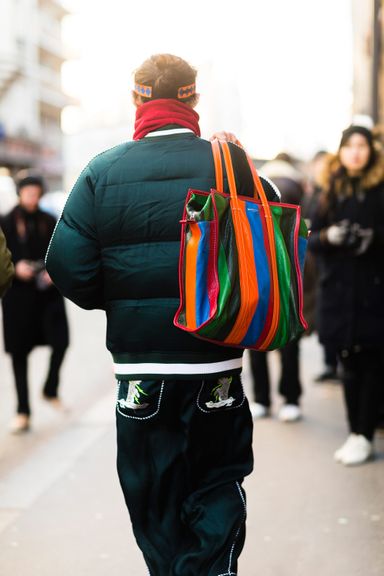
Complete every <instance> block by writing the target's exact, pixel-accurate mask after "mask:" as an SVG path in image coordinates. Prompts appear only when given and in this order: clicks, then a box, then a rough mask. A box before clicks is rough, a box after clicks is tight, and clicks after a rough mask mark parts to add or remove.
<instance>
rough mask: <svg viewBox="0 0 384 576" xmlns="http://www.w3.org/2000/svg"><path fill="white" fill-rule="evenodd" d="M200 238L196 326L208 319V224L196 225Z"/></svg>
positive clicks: (197, 269) (200, 223)
mask: <svg viewBox="0 0 384 576" xmlns="http://www.w3.org/2000/svg"><path fill="white" fill-rule="evenodd" d="M198 226H199V229H200V232H201V237H200V240H199V247H198V251H197V268H196V323H197V326H200V324H203V323H204V322H206V321H207V320H208V318H209V312H210V308H209V299H208V290H207V270H208V258H209V248H210V246H209V243H210V222H199V223H198Z"/></svg>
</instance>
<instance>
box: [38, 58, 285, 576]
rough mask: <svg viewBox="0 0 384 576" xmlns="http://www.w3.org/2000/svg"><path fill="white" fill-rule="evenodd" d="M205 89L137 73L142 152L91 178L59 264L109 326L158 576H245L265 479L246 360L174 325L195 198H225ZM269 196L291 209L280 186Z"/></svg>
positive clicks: (154, 70)
mask: <svg viewBox="0 0 384 576" xmlns="http://www.w3.org/2000/svg"><path fill="white" fill-rule="evenodd" d="M195 81H196V70H194V69H193V68H192V67H191V66H190V65H189V64H188V63H187V62H185V61H184V60H182V59H181V58H178V57H176V56H172V55H169V54H160V55H156V56H152V57H151V58H149V59H148V60H147V61H145V62H144V63H143V64H142V66H140V68H138V70H136V72H135V78H134V91H133V101H134V105H135V106H136V108H137V110H136V123H135V134H134V136H133V139H134V141H133V142H127V143H124V144H122V145H120V146H117V147H115V148H113V149H111V150H109V151H107V152H104V153H102V154H99V155H98V156H97V157H96V158H95V159H94V160H92V161H91V162H90V164H89V165H88V167H87V168H85V170H84V171H83V173H82V174H81V176H80V177H79V179H78V181H77V183H76V185H75V187H74V189H73V191H72V193H71V194H70V196H69V199H68V202H67V204H66V206H65V208H64V212H63V214H62V217H61V219H60V221H59V224H58V226H57V228H56V232H55V234H54V236H53V239H52V243H51V246H50V249H49V252H48V254H47V268H48V271H49V273H50V274H51V276H52V278H53V280H54V282H55V284H56V285H57V286H58V287H59V288H60V290H61V291H62V293H63V294H64V295H65V296H67V297H68V298H70V299H71V300H73V301H74V302H75V303H76V304H78V305H79V306H81V307H83V308H87V309H92V308H101V309H104V310H105V311H106V313H107V346H108V349H109V350H110V351H111V353H112V355H113V358H114V363H115V371H116V378H117V380H118V394H117V396H118V398H117V406H116V409H117V412H116V414H117V442H118V459H117V460H118V472H119V478H120V482H121V485H122V489H123V491H124V496H125V500H126V504H127V507H128V510H129V513H130V517H131V521H132V526H133V531H134V533H135V536H136V540H137V542H138V545H139V546H140V548H141V550H142V553H143V555H144V558H145V561H146V563H147V565H148V569H149V572H150V573H151V574H154V575H155V574H156V575H160V574H161V575H163V574H164V575H165V574H174V575H175V576H176V575H180V576H184V575H186V574H196V575H197V574H199V575H202V574H204V575H205V576H218V574H235V573H237V559H238V556H239V554H240V552H241V550H242V548H243V544H244V538H245V517H246V510H245V500H244V492H243V489H242V487H241V484H242V482H243V478H244V477H245V476H246V475H248V474H249V473H250V472H251V470H252V466H253V455H252V444H251V443H252V418H251V415H250V412H249V407H248V402H247V400H246V398H245V396H244V391H243V389H242V386H241V381H240V372H241V367H242V350H240V349H237V348H236V349H234V348H229V347H220V346H217V345H214V344H210V343H208V342H205V341H203V340H200V339H198V338H194V337H193V336H190V335H189V334H187V333H185V332H183V331H181V330H178V329H177V328H176V327H175V326H174V324H173V318H174V315H175V312H176V310H177V308H178V306H179V286H178V259H179V250H180V223H179V221H180V218H181V217H182V214H183V207H184V202H185V199H186V195H187V192H188V189H189V188H191V187H193V188H196V189H200V190H207V191H209V190H210V189H211V188H214V187H216V179H215V169H214V162H213V155H212V148H211V144H210V143H209V142H208V141H206V140H203V139H201V138H200V137H199V136H200V128H199V123H198V120H199V116H198V114H197V113H196V112H195V111H194V107H195V106H196V104H197V102H198V94H197V93H196V85H195ZM229 146H230V151H231V155H232V159H233V163H234V168H235V172H236V178H237V187H238V192H239V194H247V195H250V194H253V189H254V185H253V180H252V176H251V172H250V169H249V165H248V163H247V159H246V156H245V154H244V152H243V150H242V149H241V148H240V147H238V146H235V145H233V144H229ZM224 186H225V191H226V192H228V184H227V182H226V181H225V185H224ZM266 193H267V194H268V197H269V199H271V200H272V199H275V200H278V197H277V196H275V194H274V191H273V189H272V188H271V186H270V185H268V184H266Z"/></svg>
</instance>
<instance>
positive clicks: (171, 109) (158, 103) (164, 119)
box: [133, 98, 200, 140]
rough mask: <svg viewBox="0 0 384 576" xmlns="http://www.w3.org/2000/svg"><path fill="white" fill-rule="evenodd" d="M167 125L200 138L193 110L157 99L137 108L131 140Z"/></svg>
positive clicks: (167, 99)
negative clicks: (175, 126)
mask: <svg viewBox="0 0 384 576" xmlns="http://www.w3.org/2000/svg"><path fill="white" fill-rule="evenodd" d="M168 124H177V125H178V126H182V127H183V128H189V129H190V130H192V132H193V133H194V134H196V136H200V127H199V115H198V113H197V112H195V111H194V110H193V108H191V107H190V106H188V104H184V102H178V101H177V100H173V99H172V98H159V100H150V101H149V102H146V103H145V104H142V105H141V106H139V107H138V108H137V110H136V121H135V133H134V135H133V139H134V140H140V138H144V136H145V135H146V134H148V133H149V132H153V131H154V130H157V129H158V128H162V127H163V126H167V125H168Z"/></svg>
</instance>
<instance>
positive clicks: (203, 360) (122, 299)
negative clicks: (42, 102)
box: [46, 130, 276, 379]
mask: <svg viewBox="0 0 384 576" xmlns="http://www.w3.org/2000/svg"><path fill="white" fill-rule="evenodd" d="M169 132H171V133H169ZM231 151H232V152H231V153H232V157H233V162H234V166H235V170H236V174H237V184H238V193H242V194H244V193H246V194H248V195H249V194H251V193H252V190H253V186H252V180H251V176H250V171H249V168H248V167H247V163H246V162H247V161H246V158H245V156H244V154H243V152H242V150H241V149H240V148H238V147H237V146H234V145H232V146H231ZM212 187H215V176H214V165H213V157H212V152H211V145H210V143H209V142H208V141H206V140H203V139H201V138H198V137H196V136H195V135H194V134H193V133H192V132H190V131H188V130H183V131H182V132H181V133H177V134H175V133H173V131H172V130H166V131H164V130H162V131H157V132H152V133H151V135H147V136H146V137H145V138H143V139H141V140H138V141H134V142H127V143H124V144H121V145H120V146H116V147H115V148H112V149H111V150H108V151H106V152H104V153H102V154H100V155H98V156H97V157H96V158H94V159H93V160H92V161H91V162H90V163H89V165H88V166H87V167H86V168H85V170H84V171H83V172H82V174H81V175H80V177H79V179H78V181H77V183H76V184H75V186H74V188H73V190H72V192H71V194H70V196H69V199H68V201H67V203H66V206H65V209H64V211H63V214H62V216H61V218H60V220H59V222H58V224H57V227H56V230H55V233H54V235H53V237H52V240H51V244H50V247H49V249H48V253H47V259H46V265H47V270H48V272H49V274H50V275H51V277H52V279H53V281H54V283H55V284H56V286H57V287H58V289H59V290H60V291H61V293H62V294H63V295H64V296H66V297H67V298H69V299H70V300H72V301H73V302H75V303H76V304H77V305H79V306H81V307H82V308H86V309H92V308H101V309H104V310H105V311H106V314H107V347H108V349H109V350H110V352H111V353H112V355H113V359H114V363H115V373H116V377H117V378H119V379H124V378H129V379H145V378H153V377H163V378H164V377H169V378H171V377H177V378H182V379H187V378H197V377H203V376H208V375H217V374H220V375H222V374H226V373H234V372H236V371H240V370H241V363H242V350H239V349H233V348H227V347H220V346H216V345H213V344H210V343H207V342H204V341H202V340H199V339H198V338H195V337H193V336H191V335H189V334H187V333H184V332H183V331H182V330H180V329H178V328H176V327H175V326H174V325H173V317H174V315H175V312H176V310H177V308H178V304H179V287H178V259H179V247H180V230H181V226H180V219H181V217H182V214H183V206H184V201H185V198H186V194H187V191H188V189H189V188H195V189H199V190H210V188H212ZM267 192H268V194H269V197H270V199H276V198H273V191H272V192H271V190H270V189H269V190H267Z"/></svg>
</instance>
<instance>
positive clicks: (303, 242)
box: [298, 236, 308, 274]
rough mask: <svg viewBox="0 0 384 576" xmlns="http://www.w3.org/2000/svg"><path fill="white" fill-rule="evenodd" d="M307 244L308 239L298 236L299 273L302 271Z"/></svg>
mask: <svg viewBox="0 0 384 576" xmlns="http://www.w3.org/2000/svg"><path fill="white" fill-rule="evenodd" d="M307 244H308V240H307V239H306V238H303V237H302V236H299V242H298V247H299V264H300V270H301V274H303V273H304V262H305V253H306V250H307Z"/></svg>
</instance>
